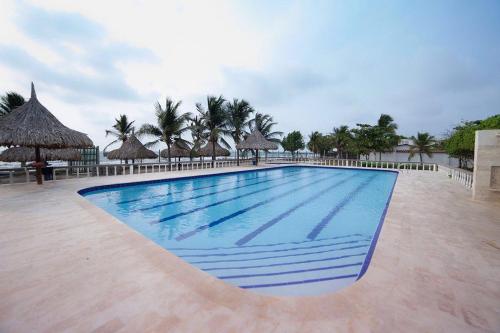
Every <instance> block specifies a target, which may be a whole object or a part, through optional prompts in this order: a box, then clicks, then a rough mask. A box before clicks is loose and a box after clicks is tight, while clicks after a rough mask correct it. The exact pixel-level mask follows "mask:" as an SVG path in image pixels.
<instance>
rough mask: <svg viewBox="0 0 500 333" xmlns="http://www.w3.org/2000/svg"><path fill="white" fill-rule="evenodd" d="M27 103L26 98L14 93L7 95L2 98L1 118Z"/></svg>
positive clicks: (0, 98)
mask: <svg viewBox="0 0 500 333" xmlns="http://www.w3.org/2000/svg"><path fill="white" fill-rule="evenodd" d="M25 102H26V101H25V99H24V97H23V96H21V95H20V94H18V93H16V92H14V91H11V92H8V93H6V94H5V95H3V96H2V97H0V116H5V115H6V114H7V113H10V112H11V111H12V110H14V109H15V108H17V107H20V106H21V105H23V104H24V103H25Z"/></svg>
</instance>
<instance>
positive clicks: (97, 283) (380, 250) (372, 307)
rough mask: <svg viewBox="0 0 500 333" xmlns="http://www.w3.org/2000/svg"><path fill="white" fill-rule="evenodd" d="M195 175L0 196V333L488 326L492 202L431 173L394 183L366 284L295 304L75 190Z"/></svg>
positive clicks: (495, 276)
mask: <svg viewBox="0 0 500 333" xmlns="http://www.w3.org/2000/svg"><path fill="white" fill-rule="evenodd" d="M229 170H236V168H226V169H225V170H216V171H217V172H222V171H229ZM199 172H200V173H201V172H206V171H205V170H203V171H199ZM197 173H198V171H194V172H186V171H184V172H181V173H176V172H172V173H170V174H164V173H162V174H147V175H135V176H118V177H102V178H87V179H78V180H68V181H58V182H54V183H46V184H44V185H43V186H37V185H35V184H22V185H13V186H2V187H0V332H61V331H69V332H93V331H95V332H150V331H151V332H155V331H162V332H166V331H169V332H170V331H174V332H334V331H335V332H337V331H338V332H345V331H347V332H499V331H500V205H497V204H492V203H480V202H474V201H472V200H471V198H470V192H468V191H467V190H466V189H465V188H463V187H461V186H460V185H459V184H457V183H454V182H453V181H452V180H450V179H448V178H447V177H446V176H445V175H444V174H442V173H432V172H404V173H402V174H400V176H399V178H398V181H397V184H396V187H395V190H394V195H393V198H392V201H391V204H390V207H389V211H388V214H387V217H386V220H385V223H384V226H383V229H382V232H381V235H380V238H379V241H378V244H377V247H376V250H375V254H374V256H373V258H372V261H371V264H370V267H369V268H368V271H367V273H366V274H365V276H364V277H363V278H362V279H361V280H360V281H358V282H357V283H356V284H354V285H352V286H350V287H348V288H345V289H343V290H342V291H340V292H338V293H335V294H328V295H322V296H316V297H300V298H295V297H294V298H292V297H290V298H287V297H269V296H261V295H257V294H254V293H252V292H250V291H245V290H242V289H238V288H236V287H232V286H229V285H227V284H225V283H224V282H222V281H220V280H217V279H216V278H214V277H212V276H210V275H208V274H206V273H203V272H201V271H199V270H197V269H195V268H193V267H191V266H190V265H189V264H187V263H185V262H183V261H182V260H181V259H178V258H177V257H175V256H174V255H172V254H170V253H169V252H167V251H165V250H164V249H162V248H161V247H159V246H157V245H155V244H154V243H153V242H151V241H149V240H148V239H146V238H144V237H143V236H141V235H139V234H138V233H136V232H135V231H133V230H132V229H130V228H129V227H127V226H126V225H124V224H122V223H120V222H119V221H117V220H116V219H115V218H113V217H112V216H110V215H108V214H107V213H105V212H104V211H102V210H100V209H99V208H97V207H95V206H93V205H92V204H91V203H89V202H87V201H86V200H85V199H84V198H82V197H80V196H79V195H78V194H77V193H76V191H77V190H78V189H81V188H85V187H89V186H94V185H102V184H108V183H114V182H123V181H138V180H145V179H157V178H162V177H163V178H164V177H175V176H186V175H188V174H197Z"/></svg>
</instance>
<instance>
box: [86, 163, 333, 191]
mask: <svg viewBox="0 0 500 333" xmlns="http://www.w3.org/2000/svg"><path fill="white" fill-rule="evenodd" d="M307 167H311V166H306V167H304V168H307ZM283 168H303V167H302V166H300V167H299V166H296V165H280V166H276V167H267V168H263V169H250V170H239V171H229V172H216V173H206V174H201V175H195V176H182V177H175V178H163V179H153V180H142V181H139V182H126V183H117V184H108V185H98V186H91V187H86V188H82V189H81V190H78V191H77V193H78V194H80V195H82V196H86V195H90V194H93V193H92V192H98V191H102V190H110V189H117V188H122V187H134V186H143V185H148V184H164V183H170V182H177V181H181V180H189V179H202V178H218V177H226V176H228V175H236V174H245V173H257V172H264V171H270V170H278V169H283ZM337 169H340V168H337Z"/></svg>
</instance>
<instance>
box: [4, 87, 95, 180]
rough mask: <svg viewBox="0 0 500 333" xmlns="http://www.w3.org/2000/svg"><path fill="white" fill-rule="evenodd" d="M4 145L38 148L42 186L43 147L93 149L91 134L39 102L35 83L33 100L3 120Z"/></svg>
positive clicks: (37, 177)
mask: <svg viewBox="0 0 500 333" xmlns="http://www.w3.org/2000/svg"><path fill="white" fill-rule="evenodd" d="M0 146H21V147H33V148H35V161H36V180H37V183H38V184H42V169H41V168H42V163H41V158H40V148H86V147H92V146H93V143H92V140H90V139H89V137H88V136H87V134H84V133H81V132H78V131H74V130H72V129H70V128H68V127H66V126H64V125H63V124H62V123H61V122H60V121H59V120H57V118H56V117H54V115H53V114H52V113H50V111H49V110H47V108H45V107H44V106H43V105H42V104H41V103H40V102H39V101H38V99H37V97H36V93H35V86H34V85H33V83H31V98H30V99H29V101H28V102H26V103H24V104H23V105H22V106H20V107H18V108H16V109H14V110H12V112H10V113H9V114H7V115H5V116H3V117H1V118H0Z"/></svg>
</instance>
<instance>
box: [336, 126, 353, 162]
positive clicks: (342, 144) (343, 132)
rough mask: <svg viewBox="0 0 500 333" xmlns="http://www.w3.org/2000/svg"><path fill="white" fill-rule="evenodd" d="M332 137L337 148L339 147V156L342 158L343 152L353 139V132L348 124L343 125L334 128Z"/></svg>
mask: <svg viewBox="0 0 500 333" xmlns="http://www.w3.org/2000/svg"><path fill="white" fill-rule="evenodd" d="M332 137H333V143H334V145H335V148H337V156H339V157H340V158H342V153H343V152H345V150H346V148H347V146H348V145H349V143H351V141H352V133H351V131H350V130H349V127H348V126H346V125H342V126H340V127H334V128H333V133H332Z"/></svg>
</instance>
